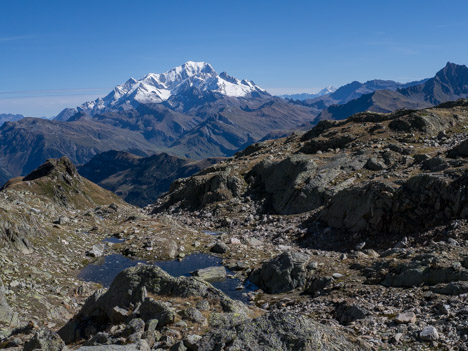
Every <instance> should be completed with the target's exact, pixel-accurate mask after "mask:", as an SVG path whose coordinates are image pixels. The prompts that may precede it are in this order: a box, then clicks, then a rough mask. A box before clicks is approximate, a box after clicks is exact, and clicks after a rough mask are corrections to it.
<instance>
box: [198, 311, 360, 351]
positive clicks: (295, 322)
mask: <svg viewBox="0 0 468 351" xmlns="http://www.w3.org/2000/svg"><path fill="white" fill-rule="evenodd" d="M225 345H229V349H231V350H246V351H247V350H252V351H253V350H265V351H274V350H288V351H307V350H324V351H325V350H328V351H332V350H333V351H345V350H346V351H349V350H365V349H366V348H362V347H360V346H358V345H357V344H355V343H353V342H352V341H350V340H349V339H347V338H346V337H345V336H344V335H343V333H334V332H333V331H332V330H331V329H330V328H329V327H325V326H323V325H321V324H320V323H317V322H314V321H313V320H311V319H309V318H307V317H305V316H303V315H301V314H298V313H291V312H270V313H266V314H264V315H262V316H261V317H258V318H256V319H246V320H245V319H244V320H241V321H237V322H235V323H233V321H232V319H224V320H223V321H222V322H220V323H219V324H217V325H216V326H214V327H213V328H212V329H211V330H209V331H208V332H207V333H206V334H205V335H203V337H202V338H201V340H200V342H199V343H198V351H212V350H222V349H224V347H225Z"/></svg>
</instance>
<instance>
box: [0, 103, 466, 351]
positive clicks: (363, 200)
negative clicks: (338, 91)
mask: <svg viewBox="0 0 468 351" xmlns="http://www.w3.org/2000/svg"><path fill="white" fill-rule="evenodd" d="M467 139H468V101H467V100H460V101H457V102H453V103H446V104H444V105H439V106H438V107H435V108H430V109H425V110H418V111H412V110H411V111H410V110H406V111H399V112H396V113H393V114H379V113H360V114H357V115H354V116H352V117H350V118H349V119H347V120H343V121H337V122H333V121H322V122H320V123H319V124H318V125H317V126H316V127H315V128H313V129H312V130H310V131H309V132H307V133H304V134H295V135H292V136H290V137H287V138H283V139H278V140H273V141H265V142H263V143H259V144H254V145H252V146H250V147H248V148H247V149H245V150H244V151H242V152H240V153H238V154H236V155H235V156H234V157H232V158H229V159H226V160H224V161H221V162H220V163H217V164H216V165H213V166H211V167H209V168H207V169H205V170H203V171H201V172H199V173H198V174H196V175H194V176H191V177H189V178H184V179H180V180H177V181H175V182H174V183H173V184H172V185H171V189H170V191H169V192H168V193H167V194H166V195H165V196H163V197H162V198H161V199H160V200H159V201H158V202H157V203H156V204H155V205H154V206H148V207H147V208H145V209H144V210H141V209H137V208H135V207H133V206H131V205H128V204H126V203H124V202H123V201H122V200H120V199H119V198H117V197H116V196H115V195H113V194H112V193H110V192H107V191H105V190H103V189H101V188H99V187H98V186H97V185H95V184H93V183H91V182H89V181H87V180H85V179H84V178H81V177H80V176H79V175H78V173H77V172H76V169H75V168H74V166H73V165H72V164H71V163H70V162H69V161H68V160H67V159H60V160H50V161H48V162H47V163H46V164H45V165H43V166H41V167H40V168H39V169H37V170H36V171H33V172H32V173H31V174H30V175H28V176H27V177H25V178H17V179H13V180H11V181H10V182H9V183H7V184H6V185H5V186H4V187H3V189H2V190H1V191H0V208H1V211H0V215H1V216H2V222H1V227H0V228H1V230H0V238H1V241H0V243H1V251H0V260H1V262H2V270H1V272H0V279H1V280H2V283H0V323H2V326H3V328H2V329H1V336H0V338H1V339H0V340H1V341H0V347H3V348H10V349H24V350H34V349H43V350H51V351H52V350H54V351H55V350H63V349H64V348H70V349H80V350H82V351H94V350H95V351H101V350H150V349H154V350H468V308H467V303H466V302H467V296H468V249H467V246H468V235H467V230H468V201H467V200H466V199H467V195H468V194H467V192H468V190H467V187H466V185H467V180H468V176H467V175H468V173H467V169H468V162H467V161H468V160H467V158H468V141H467ZM204 231H210V233H209V234H213V235H208V234H206V232H204ZM110 236H114V237H118V238H122V239H125V241H124V242H121V243H117V244H111V243H102V240H103V239H104V238H106V237H110ZM193 252H203V253H210V254H212V255H216V256H218V257H220V258H222V259H223V264H224V266H225V267H227V268H228V269H229V272H232V274H231V273H230V274H231V275H232V278H239V279H242V280H246V281H250V282H253V283H254V284H256V285H257V286H258V287H259V289H258V290H256V291H254V292H251V291H245V294H244V295H245V298H246V299H247V300H249V301H250V303H247V304H246V303H242V302H240V301H238V300H234V299H232V298H230V297H229V296H227V295H226V294H225V293H223V292H222V291H220V290H218V289H215V288H214V287H213V286H212V285H211V284H210V283H209V282H207V281H212V279H213V278H215V277H214V276H215V275H217V274H219V273H220V267H211V269H209V270H208V271H203V272H198V273H199V274H198V275H199V276H198V277H172V276H170V275H168V274H167V273H166V272H164V271H163V270H162V269H160V268H158V267H156V266H154V265H151V263H152V261H155V260H159V259H179V260H183V259H184V257H185V256H187V255H190V254H191V253H193ZM109 253H121V254H123V255H125V256H128V257H131V258H133V259H140V260H146V262H147V263H150V264H140V265H136V266H134V267H132V268H128V269H126V270H124V271H122V272H121V273H120V274H118V275H117V277H116V278H115V279H114V281H113V283H112V284H111V285H110V287H109V288H103V287H102V286H99V285H98V284H96V283H91V282H84V281H81V280H79V279H78V278H77V274H78V272H79V271H80V270H81V268H83V267H84V266H86V265H87V264H88V263H89V262H94V260H97V259H99V256H103V255H104V256H105V255H107V254H109ZM223 272H224V275H225V274H226V272H225V271H224V270H223ZM228 279H230V278H228ZM239 288H240V289H242V286H240V287H239Z"/></svg>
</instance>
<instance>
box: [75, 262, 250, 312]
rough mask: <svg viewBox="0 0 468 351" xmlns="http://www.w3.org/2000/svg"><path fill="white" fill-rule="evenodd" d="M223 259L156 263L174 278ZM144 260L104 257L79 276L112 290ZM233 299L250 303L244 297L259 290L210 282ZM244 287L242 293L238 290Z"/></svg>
mask: <svg viewBox="0 0 468 351" xmlns="http://www.w3.org/2000/svg"><path fill="white" fill-rule="evenodd" d="M221 262H222V259H221V258H219V257H216V256H211V255H208V254H192V255H189V256H186V257H185V258H184V259H183V260H182V261H178V260H172V261H156V262H154V264H155V265H156V266H159V267H161V268H162V269H163V270H165V271H166V272H167V273H169V274H170V275H172V276H174V277H179V276H187V277H188V276H190V272H193V271H195V270H197V269H201V268H207V267H212V266H219V265H221ZM139 263H145V261H136V260H132V259H130V258H128V257H125V256H123V255H120V254H113V255H109V256H105V257H103V258H101V259H100V260H99V261H97V262H96V263H93V264H89V265H88V266H86V267H85V268H83V269H82V271H81V272H80V274H79V275H78V277H79V278H80V279H83V280H85V281H91V282H95V283H99V284H101V285H102V286H104V287H109V286H110V284H111V283H112V281H113V280H114V278H115V277H116V276H117V274H119V273H120V272H121V271H123V270H124V269H126V268H129V267H133V266H136V265H137V264H139ZM226 272H227V274H228V275H229V274H233V272H232V271H230V270H228V269H226ZM211 284H212V285H213V286H214V287H216V288H218V289H219V290H221V291H222V292H224V293H225V294H226V295H228V296H229V297H230V298H232V299H236V300H241V301H242V302H245V303H247V302H249V299H248V298H247V297H246V296H245V295H244V294H245V293H247V292H251V291H254V290H256V289H257V287H256V286H255V285H254V284H252V283H249V282H246V283H243V282H242V281H241V280H239V279H231V278H226V279H225V280H223V281H220V282H213V283H211ZM239 286H243V289H241V290H239V289H238V287H239Z"/></svg>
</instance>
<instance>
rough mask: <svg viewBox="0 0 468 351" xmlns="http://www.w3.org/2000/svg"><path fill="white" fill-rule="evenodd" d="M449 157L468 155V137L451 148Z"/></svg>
mask: <svg viewBox="0 0 468 351" xmlns="http://www.w3.org/2000/svg"><path fill="white" fill-rule="evenodd" d="M447 157H450V158H456V157H463V158H465V157H468V139H465V140H463V141H462V142H461V143H460V144H458V145H457V146H455V147H454V148H452V149H450V150H449V151H448V153H447Z"/></svg>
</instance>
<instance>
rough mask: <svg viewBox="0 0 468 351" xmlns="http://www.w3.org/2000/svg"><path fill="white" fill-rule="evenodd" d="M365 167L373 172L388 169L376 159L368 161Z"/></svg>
mask: <svg viewBox="0 0 468 351" xmlns="http://www.w3.org/2000/svg"><path fill="white" fill-rule="evenodd" d="M364 167H365V168H367V169H368V170H371V171H381V170H382V169H385V168H386V167H385V164H383V163H382V162H381V161H379V160H377V159H376V158H374V157H373V158H370V159H369V160H367V163H366V165H365V166H364Z"/></svg>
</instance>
